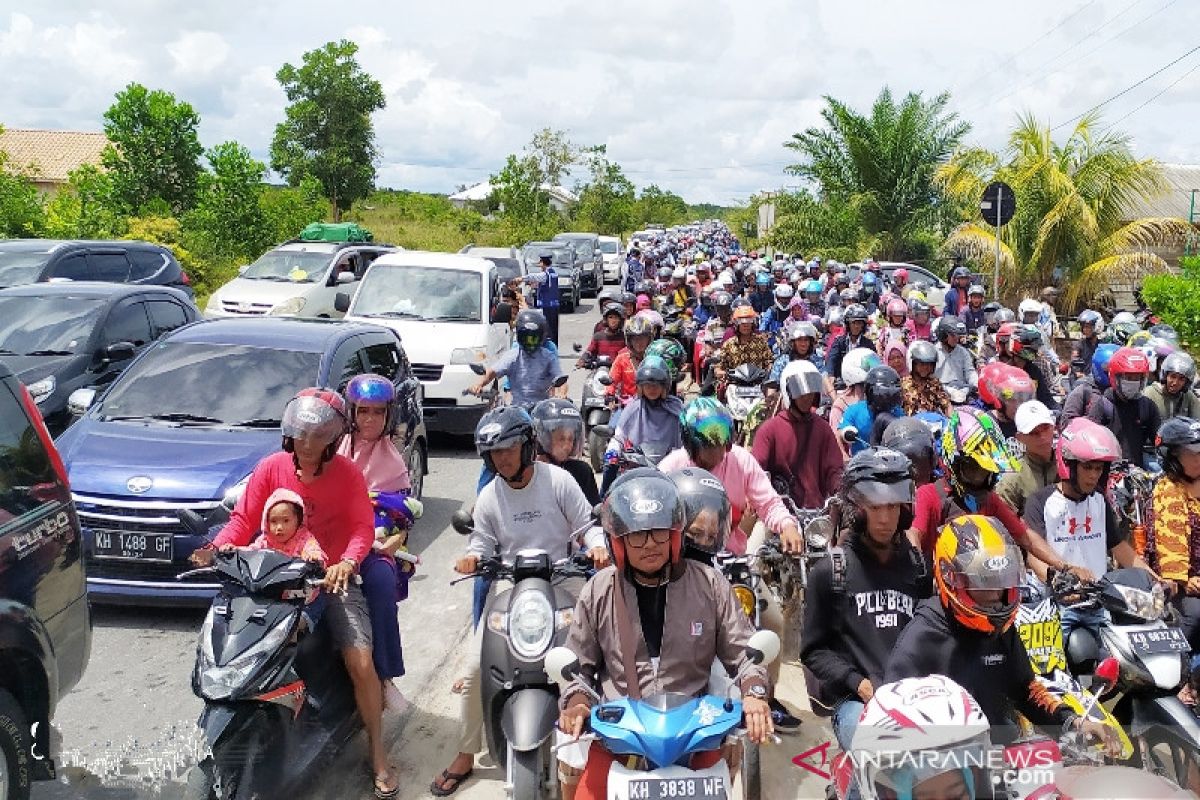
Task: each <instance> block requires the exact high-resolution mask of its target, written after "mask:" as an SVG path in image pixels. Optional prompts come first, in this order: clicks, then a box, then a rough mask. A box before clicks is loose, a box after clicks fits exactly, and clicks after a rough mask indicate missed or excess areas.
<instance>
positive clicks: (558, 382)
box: [554, 375, 568, 389]
mask: <svg viewBox="0 0 1200 800" xmlns="http://www.w3.org/2000/svg"><path fill="white" fill-rule="evenodd" d="M567 380H568V376H567V375H559V376H558V377H557V378H555V379H554V388H555V389H557V388H558V387H560V386H562V385H563V384H564V383H566V382H567Z"/></svg>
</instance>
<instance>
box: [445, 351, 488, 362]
mask: <svg viewBox="0 0 1200 800" xmlns="http://www.w3.org/2000/svg"><path fill="white" fill-rule="evenodd" d="M486 360H487V348H486V347H456V348H454V349H453V350H451V351H450V363H451V364H475V363H477V362H478V363H480V364H482V363H483V362H484V361H486Z"/></svg>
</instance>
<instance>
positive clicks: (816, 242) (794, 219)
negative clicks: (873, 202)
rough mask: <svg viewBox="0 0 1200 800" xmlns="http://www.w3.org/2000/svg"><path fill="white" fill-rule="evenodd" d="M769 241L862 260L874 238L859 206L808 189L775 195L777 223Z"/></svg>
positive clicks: (792, 250)
mask: <svg viewBox="0 0 1200 800" xmlns="http://www.w3.org/2000/svg"><path fill="white" fill-rule="evenodd" d="M768 241H769V242H770V244H771V246H773V247H775V248H776V249H779V250H783V251H785V252H788V253H801V254H803V255H804V256H805V257H810V256H820V257H821V258H835V259H837V260H839V261H844V262H851V261H856V260H858V257H859V256H860V255H861V254H862V253H863V252H871V251H872V249H873V248H872V247H871V242H870V240H869V237H868V235H867V233H866V231H865V230H864V229H863V226H862V222H861V220H860V219H859V216H858V212H857V210H856V209H855V208H854V207H853V206H851V204H850V203H848V202H846V201H843V200H834V199H828V200H825V201H824V202H822V201H821V200H818V199H817V198H815V197H813V196H812V194H811V193H809V192H807V191H801V192H796V193H794V194H781V195H779V196H778V197H776V198H775V227H774V228H772V229H771V232H770V235H769V236H768Z"/></svg>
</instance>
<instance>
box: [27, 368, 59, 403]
mask: <svg viewBox="0 0 1200 800" xmlns="http://www.w3.org/2000/svg"><path fill="white" fill-rule="evenodd" d="M56 386H58V381H57V380H56V379H55V377H54V376H53V375H51V376H50V377H49V378H42V379H41V380H40V381H34V382H33V383H31V384H29V385H28V386H26V387H25V388H26V389H28V390H29V394H30V395H31V396H32V397H33V402H35V403H39V404H40V403H41V402H42V401H43V400H46V399H47V398H49V397H50V395H52V394H54V389H55V387H56Z"/></svg>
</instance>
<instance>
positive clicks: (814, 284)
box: [804, 280, 821, 294]
mask: <svg viewBox="0 0 1200 800" xmlns="http://www.w3.org/2000/svg"><path fill="white" fill-rule="evenodd" d="M804 293H805V294H820V293H821V282H820V281H815V280H814V281H809V282H808V283H806V284H804Z"/></svg>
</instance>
